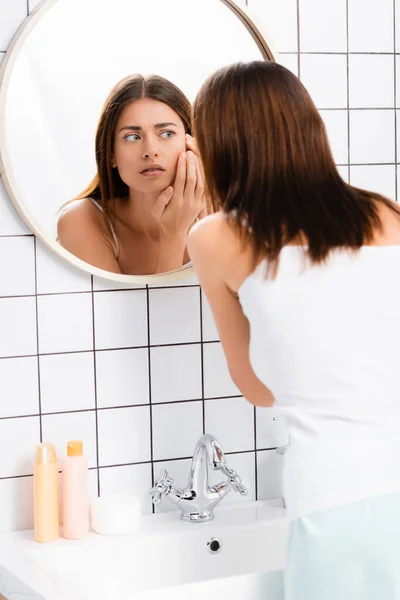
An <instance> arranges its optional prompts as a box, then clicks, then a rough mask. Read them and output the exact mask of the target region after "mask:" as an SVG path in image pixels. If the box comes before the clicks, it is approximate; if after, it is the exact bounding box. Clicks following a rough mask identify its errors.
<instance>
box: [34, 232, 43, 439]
mask: <svg viewBox="0 0 400 600" xmlns="http://www.w3.org/2000/svg"><path fill="white" fill-rule="evenodd" d="M33 258H34V281H35V284H34V285H35V294H36V292H37V240H36V238H35V237H34V238H33ZM35 315H36V352H37V355H36V356H37V358H36V364H37V382H38V408H39V441H40V443H42V442H43V422H42V397H41V385H40V354H39V303H38V297H37V295H36V296H35Z"/></svg>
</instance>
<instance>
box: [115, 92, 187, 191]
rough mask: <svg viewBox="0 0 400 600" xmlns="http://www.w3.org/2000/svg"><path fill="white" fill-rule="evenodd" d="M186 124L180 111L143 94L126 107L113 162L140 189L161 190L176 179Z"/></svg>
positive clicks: (125, 180)
mask: <svg viewBox="0 0 400 600" xmlns="http://www.w3.org/2000/svg"><path fill="white" fill-rule="evenodd" d="M185 149H186V141H185V128H184V125H183V122H182V120H181V119H180V117H179V116H178V115H177V113H176V112H175V111H174V110H172V108H170V107H169V106H168V105H167V104H164V103H163V102H159V101H158V100H151V99H149V98H143V99H142V100H137V101H136V102H132V103H131V104H129V105H128V106H126V107H125V108H124V110H123V111H122V113H121V116H120V118H119V120H118V123H117V127H116V131H115V140H114V162H113V166H114V167H117V168H118V172H119V175H120V177H121V179H122V181H124V183H126V185H127V186H129V188H130V189H132V190H134V191H136V192H144V193H157V192H161V191H163V190H165V188H167V187H168V186H169V185H171V184H172V183H173V182H174V180H175V174H176V165H177V160H178V157H179V154H180V153H181V152H183V151H185Z"/></svg>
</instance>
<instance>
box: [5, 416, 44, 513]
mask: <svg viewBox="0 0 400 600" xmlns="http://www.w3.org/2000/svg"><path fill="white" fill-rule="evenodd" d="M39 443H40V420H39V417H19V418H17V419H1V420H0V456H1V462H0V477H15V476H17V475H32V473H33V461H34V458H35V448H36V446H37V444H39ZM0 512H1V511H0Z"/></svg>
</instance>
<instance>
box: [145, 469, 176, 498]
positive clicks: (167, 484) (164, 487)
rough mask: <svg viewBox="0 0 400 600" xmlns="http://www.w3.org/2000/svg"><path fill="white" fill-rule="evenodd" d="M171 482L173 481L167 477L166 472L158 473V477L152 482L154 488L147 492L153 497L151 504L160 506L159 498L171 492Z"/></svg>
mask: <svg viewBox="0 0 400 600" xmlns="http://www.w3.org/2000/svg"><path fill="white" fill-rule="evenodd" d="M173 482H174V481H173V479H171V478H170V477H168V471H166V470H165V469H163V470H162V471H161V473H160V477H159V478H158V479H157V480H156V481H155V482H154V486H153V487H152V488H151V490H150V492H149V494H150V495H151V496H152V497H153V504H160V502H161V496H162V495H163V494H168V493H169V492H170V491H171V487H172V484H173Z"/></svg>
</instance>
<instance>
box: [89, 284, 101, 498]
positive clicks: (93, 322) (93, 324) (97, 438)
mask: <svg viewBox="0 0 400 600" xmlns="http://www.w3.org/2000/svg"><path fill="white" fill-rule="evenodd" d="M90 285H91V288H92V331H93V338H92V339H93V384H94V411H95V424H96V468H97V495H98V496H100V472H99V413H98V410H97V369H96V367H97V364H96V352H95V348H96V328H95V319H94V310H95V308H94V292H93V275H91V276H90Z"/></svg>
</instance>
